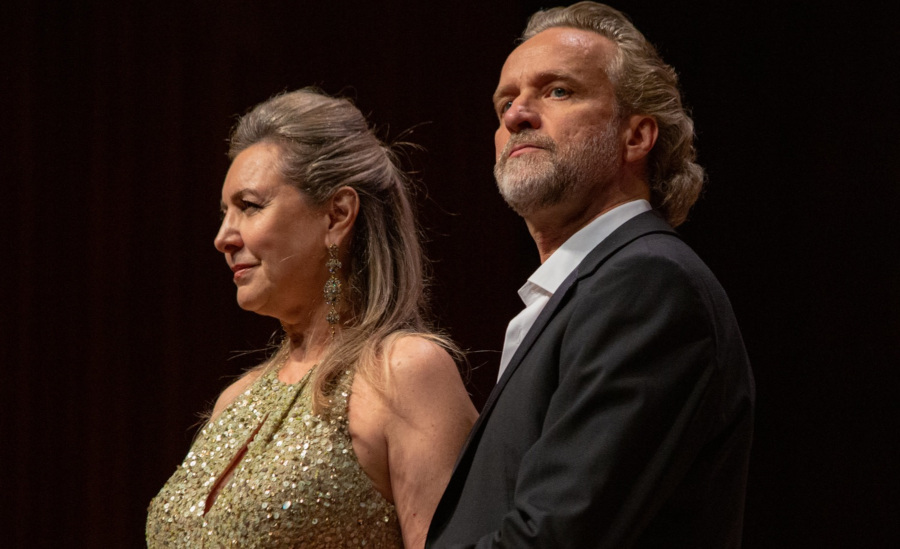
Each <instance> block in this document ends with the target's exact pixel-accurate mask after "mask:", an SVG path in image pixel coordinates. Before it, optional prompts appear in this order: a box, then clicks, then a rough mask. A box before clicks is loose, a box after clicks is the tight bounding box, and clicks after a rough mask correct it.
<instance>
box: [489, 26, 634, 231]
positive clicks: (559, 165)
mask: <svg viewBox="0 0 900 549" xmlns="http://www.w3.org/2000/svg"><path fill="white" fill-rule="evenodd" d="M614 52H615V45H614V44H613V43H612V42H610V41H609V40H608V39H606V38H604V37H603V36H600V35H599V34H596V33H594V32H589V31H582V30H576V29H571V28H564V27H560V28H551V29H548V30H545V31H543V32H541V33H539V34H537V35H536V36H534V37H532V38H531V39H529V40H527V41H526V42H524V43H523V44H522V45H521V46H519V47H518V48H516V49H515V50H514V51H513V52H512V53H511V54H510V56H509V58H507V60H506V63H505V64H504V65H503V70H502V72H501V73H500V83H499V84H498V86H497V91H496V92H495V94H494V107H495V109H496V112H497V116H498V117H499V119H500V126H499V127H498V128H497V132H496V134H495V135H494V145H495V147H496V153H497V157H496V165H495V166H494V175H495V177H496V179H497V185H498V187H499V188H500V193H501V194H502V195H503V197H504V199H506V201H507V203H509V205H510V206H511V207H512V208H513V209H514V210H516V211H517V212H518V213H519V214H520V215H523V216H528V215H529V214H531V213H534V212H536V211H538V210H540V209H542V208H545V207H547V206H553V205H555V204H558V203H559V202H561V201H562V200H563V199H572V200H579V199H580V198H581V197H582V196H584V195H585V194H586V193H588V192H590V191H591V190H593V189H597V188H598V186H601V185H602V186H607V185H608V184H609V183H610V182H611V181H612V180H613V179H614V178H615V176H616V175H617V174H618V172H619V169H620V167H621V162H622V160H621V158H622V154H621V152H622V144H621V139H620V132H619V119H618V117H617V116H616V101H615V93H614V89H613V85H612V83H611V82H610V81H609V78H608V77H607V75H606V70H605V68H606V67H607V66H608V64H609V61H610V60H611V59H612V58H613V55H614Z"/></svg>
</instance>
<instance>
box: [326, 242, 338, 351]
mask: <svg viewBox="0 0 900 549" xmlns="http://www.w3.org/2000/svg"><path fill="white" fill-rule="evenodd" d="M325 266H326V267H328V274H329V276H328V280H326V281H325V303H327V304H328V305H330V306H331V309H330V310H329V311H328V315H327V316H326V317H325V320H327V321H328V324H329V325H330V326H331V338H332V339H334V327H335V325H336V324H337V323H338V322H339V321H340V320H341V315H340V313H338V312H337V307H336V305H337V304H338V302H339V301H340V300H341V280H340V279H339V278H338V277H337V276H336V274H337V272H338V269H340V268H341V262H340V260H339V259H338V247H337V244H332V245H331V246H329V247H328V262H327V263H325Z"/></svg>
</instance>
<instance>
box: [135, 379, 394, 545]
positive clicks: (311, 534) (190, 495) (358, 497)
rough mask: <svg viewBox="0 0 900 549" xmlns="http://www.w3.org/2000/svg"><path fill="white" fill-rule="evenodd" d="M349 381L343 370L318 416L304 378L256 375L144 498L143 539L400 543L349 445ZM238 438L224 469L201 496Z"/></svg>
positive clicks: (390, 509) (389, 513) (388, 510)
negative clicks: (290, 380) (329, 404)
mask: <svg viewBox="0 0 900 549" xmlns="http://www.w3.org/2000/svg"><path fill="white" fill-rule="evenodd" d="M352 380H353V377H352V374H350V373H349V372H346V373H345V374H344V375H343V376H342V377H341V379H340V380H339V385H338V390H337V391H336V392H335V397H334V399H335V401H334V403H333V404H334V405H333V408H332V410H331V411H330V412H328V413H327V414H323V415H321V416H317V415H313V413H312V411H311V405H310V394H309V393H310V387H309V385H308V383H307V381H308V380H307V378H304V379H303V380H302V381H301V382H300V383H297V384H294V385H288V384H285V383H282V382H281V381H279V380H278V373H277V370H273V371H271V372H268V373H266V374H264V375H263V376H261V377H260V379H259V380H257V382H256V383H254V384H253V386H251V387H250V389H248V390H247V391H246V392H245V393H244V394H243V395H242V396H241V397H239V398H238V399H236V400H235V402H234V403H232V404H231V405H230V406H229V407H228V408H226V410H225V411H224V412H223V413H222V415H221V416H220V417H219V418H217V419H216V421H215V422H210V423H208V424H207V425H206V426H205V427H204V428H203V429H202V430H201V431H200V433H199V434H198V435H197V438H196V440H195V441H194V444H193V446H192V447H191V450H190V452H188V454H187V456H186V457H185V459H184V462H183V463H182V464H181V465H180V466H179V467H178V468H177V470H176V471H175V473H174V474H173V475H172V477H171V478H170V479H169V481H168V482H167V483H166V485H165V486H163V488H162V490H161V491H160V492H159V494H158V495H157V496H156V497H155V498H154V499H153V501H152V502H151V503H150V509H149V512H148V518H147V545H148V547H150V548H156V547H192V548H197V547H223V546H229V547H244V548H254V547H266V548H269V547H271V548H279V547H310V548H321V549H330V548H337V547H378V548H381V547H384V548H402V547H403V543H402V541H401V536H400V527H399V524H398V522H397V513H396V511H395V510H394V506H393V505H391V504H390V503H389V502H388V501H387V500H385V499H384V497H383V496H382V495H381V494H380V493H379V492H378V491H377V490H376V489H375V487H374V486H373V485H372V482H371V481H370V480H369V477H368V476H366V474H365V472H363V470H362V468H361V467H360V465H359V462H358V461H357V458H356V454H355V453H354V452H353V449H352V444H351V441H350V432H349V427H348V423H347V402H348V399H349V396H350V391H349V389H350V386H351V384H352ZM257 428H259V431H258V432H257V433H256V435H255V436H252V435H253V433H254V431H256V429H257ZM251 437H252V440H251V442H250V443H249V444H247V440H248V439H250V438H251ZM245 444H246V447H247V452H246V454H245V455H244V457H243V459H242V460H241V461H240V463H239V464H238V465H237V466H236V467H235V468H234V470H233V472H232V476H231V478H230V479H227V482H225V483H224V484H222V485H221V488H220V489H219V493H218V494H217V496H216V498H215V500H213V501H208V499H207V498H208V496H209V493H210V490H212V488H213V487H214V486H216V484H217V482H216V481H217V480H218V476H219V475H220V474H222V473H223V472H224V471H225V470H226V469H227V467H228V465H229V463H231V461H232V459H233V458H234V455H235V454H236V453H237V452H238V451H240V449H242V448H243V447H244V446H245Z"/></svg>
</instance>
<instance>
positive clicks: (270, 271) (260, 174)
mask: <svg viewBox="0 0 900 549" xmlns="http://www.w3.org/2000/svg"><path fill="white" fill-rule="evenodd" d="M280 154H281V152H280V149H279V148H278V146H277V145H274V144H271V143H258V144H256V145H253V146H251V147H249V148H247V149H245V150H244V151H243V152H241V153H240V154H239V155H238V156H237V157H236V158H235V159H234V161H233V162H232V164H231V168H230V169H229V170H228V174H227V175H226V176H225V184H224V185H223V186H222V214H223V219H222V226H221V227H220V228H219V233H218V234H217V235H216V239H215V246H216V249H217V250H219V251H220V252H222V253H223V254H225V260H226V261H227V262H228V266H229V267H231V270H232V272H233V273H234V283H235V285H236V286H237V301H238V305H240V306H241V308H243V309H246V310H248V311H253V312H255V313H258V314H261V315H267V316H272V317H275V318H278V319H279V320H281V321H282V322H283V323H286V324H298V323H308V322H309V321H310V319H313V320H314V319H324V318H325V312H324V311H325V310H326V305H325V301H324V298H323V294H322V292H323V287H324V285H325V280H326V279H327V278H328V271H327V269H326V267H325V262H326V261H327V255H328V251H327V242H326V233H327V230H328V225H329V217H328V214H327V212H326V211H325V210H324V209H316V208H312V207H311V206H310V205H309V204H308V200H307V198H306V197H305V196H304V195H303V194H302V193H301V192H300V191H299V190H298V189H297V188H296V187H294V186H292V185H291V184H290V183H288V182H287V181H286V180H284V179H283V178H282V177H281V176H280V175H279V174H278V173H277V171H276V170H275V162H276V160H277V159H278V155H280Z"/></svg>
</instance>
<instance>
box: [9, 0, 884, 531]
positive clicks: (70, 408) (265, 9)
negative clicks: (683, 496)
mask: <svg viewBox="0 0 900 549" xmlns="http://www.w3.org/2000/svg"><path fill="white" fill-rule="evenodd" d="M554 4H555V2H537V1H525V0H521V1H512V0H508V1H496V2H491V1H486V0H482V1H470V0H461V1H454V2H450V1H446V2H423V1H382V2H370V3H367V4H360V3H349V2H342V1H340V0H333V1H330V2H306V1H295V2H287V1H281V2H264V1H249V0H248V1H240V2H239V1H223V0H217V1H211V0H210V1H201V0H185V1H183V2H180V3H176V4H172V5H166V4H163V3H159V2H126V1H121V2H112V1H108V2H79V1H72V0H69V1H60V2H52V1H44V2H35V3H30V4H26V3H22V2H15V1H13V2H5V3H4V5H3V6H2V7H0V25H2V27H0V31H2V34H0V40H2V42H0V46H2V47H0V60H2V65H0V69H2V72H0V79H2V83H3V84H2V96H0V100H2V104H0V109H2V118H0V121H2V122H0V136H2V143H0V145H2V146H0V154H2V157H0V158H2V161H0V184H2V195H0V196H2V202H0V204H2V205H0V223H2V232H0V238H2V240H0V258H2V264H0V284H2V291H0V300H2V301H0V311H2V312H0V315H2V316H0V320H2V327H0V337H2V339H0V353H2V354H0V358H2V369H0V373H2V377H0V387H2V389H0V391H2V392H0V406H2V412H0V427H2V432H0V475H2V476H0V479H2V486H0V493H2V495H0V506H2V511H0V521H2V522H0V546H3V547H139V546H141V545H142V543H143V528H144V525H143V523H144V517H145V511H146V507H147V504H148V502H149V500H150V499H151V498H152V497H153V495H154V494H155V493H156V492H157V491H158V490H159V488H160V487H161V486H162V484H163V483H164V482H165V480H166V479H167V478H168V476H169V475H170V474H171V473H172V471H173V470H174V467H175V466H176V464H177V463H179V462H180V460H181V458H182V457H183V455H184V454H185V453H186V451H187V449H188V445H189V442H190V439H191V437H192V435H193V433H194V431H195V428H196V426H197V424H198V421H199V415H198V414H199V413H200V412H202V411H203V410H205V409H206V408H207V406H208V405H209V404H210V403H211V402H212V401H213V400H214V399H215V397H216V396H217V394H218V392H219V391H220V390H221V389H222V388H223V387H224V386H225V385H226V384H228V383H229V380H231V379H233V377H234V376H235V375H237V374H239V373H240V372H241V371H242V370H243V369H245V368H246V367H248V366H250V365H251V364H252V363H254V361H257V360H259V359H260V355H259V354H251V355H242V354H240V352H241V351H246V350H254V349H260V348H262V347H264V346H265V344H266V343H267V341H268V338H269V336H270V334H271V333H272V332H273V331H274V329H275V327H276V325H275V323H274V321H272V320H271V319H261V318H256V317H254V316H253V315H251V314H249V313H245V312H243V311H241V310H239V309H238V307H237V306H236V305H235V303H234V289H233V284H232V282H231V274H230V272H229V271H228V270H227V269H226V267H225V263H224V261H223V259H222V258H221V257H220V255H219V254H218V253H217V252H216V251H215V250H214V249H213V246H212V240H213V236H214V234H215V232H216V229H217V224H218V201H219V192H220V186H221V181H222V179H223V177H224V174H225V172H226V170H227V167H228V163H227V159H226V157H225V150H226V147H225V139H226V137H227V134H228V132H229V129H230V127H231V125H232V124H233V122H234V120H235V116H236V115H238V114H240V113H243V112H244V111H246V110H247V109H248V108H249V107H250V106H252V105H254V104H256V103H258V102H259V101H262V100H264V99H266V98H267V97H269V96H270V95H272V94H274V93H276V92H279V91H282V90H286V89H294V88H297V87H301V86H305V85H310V84H316V85H319V86H321V87H322V88H324V89H325V90H326V91H328V92H331V93H343V94H345V95H349V96H351V97H354V98H356V99H357V104H358V105H359V106H360V107H361V109H362V110H363V111H364V112H365V113H367V114H369V115H370V116H371V119H372V121H373V122H374V123H375V124H376V125H377V126H378V127H379V128H380V131H381V135H382V136H385V137H387V138H396V137H397V136H399V135H401V134H402V133H403V131H404V130H407V129H409V128H414V130H413V132H412V133H411V134H410V135H408V136H407V139H409V140H411V141H414V142H416V143H419V144H421V145H422V146H423V147H424V148H425V149H426V151H427V152H417V153H412V154H411V155H410V158H409V162H408V165H409V167H410V168H412V169H414V170H416V171H417V172H418V174H419V179H420V180H421V185H420V192H419V194H418V200H419V205H420V208H421V212H422V223H423V225H424V227H425V229H426V231H427V234H428V235H429V242H428V250H429V255H430V256H431V258H432V259H433V260H434V268H433V270H434V275H435V276H434V285H433V304H434V309H435V313H436V314H437V316H438V318H439V319H440V326H441V327H443V328H444V329H446V330H447V331H449V333H450V334H452V335H453V336H454V337H455V338H456V339H457V340H458V341H459V342H460V344H461V345H463V346H464V347H465V348H467V349H469V350H471V351H473V352H472V354H471V355H470V358H471V362H472V364H473V366H475V367H476V368H475V370H474V372H473V373H472V376H471V391H472V394H473V399H474V400H475V401H476V403H477V404H478V405H480V404H481V403H482V402H483V401H484V399H485V398H486V396H487V393H488V392H489V390H490V386H491V383H492V379H493V376H494V372H495V371H496V363H497V360H498V353H497V352H496V350H497V349H499V347H500V345H501V342H502V338H503V332H504V330H505V326H506V322H507V321H508V320H509V319H510V318H511V317H512V316H513V315H514V314H515V313H516V312H517V311H518V310H519V308H520V303H519V301H518V297H517V296H516V293H515V291H516V289H517V288H518V287H519V286H520V285H521V284H522V282H523V281H524V279H525V278H526V277H527V275H528V274H529V273H530V272H531V270H533V269H534V268H535V267H536V266H537V253H536V250H535V249H534V245H533V243H532V242H531V240H530V237H529V236H528V234H527V232H526V230H525V228H524V224H523V223H522V222H521V221H520V220H519V219H518V218H517V216H516V215H514V214H513V213H512V212H511V211H510V210H509V209H508V208H506V206H505V205H504V203H503V202H502V200H501V199H500V197H499V196H498V194H497V192H496V190H495V187H494V183H493V180H492V176H491V166H492V162H493V144H492V135H493V130H494V127H495V119H494V117H493V115H492V111H491V103H490V96H491V94H492V92H493V89H494V86H495V84H496V80H497V76H498V74H499V69H500V67H501V65H502V62H503V60H504V59H505V57H506V55H507V54H508V52H509V51H510V50H511V49H512V47H513V40H514V38H515V37H516V36H517V34H518V33H519V31H520V30H521V29H522V27H523V26H524V23H525V21H526V18H527V16H528V15H529V14H530V13H531V12H533V11H534V10H535V9H537V8H538V7H541V5H554ZM885 4H887V3H885ZM615 5H616V6H617V7H619V8H620V9H622V10H623V11H625V12H626V13H629V14H630V15H631V16H632V18H633V19H634V20H635V22H636V24H637V26H638V27H639V28H640V29H642V30H643V31H644V33H645V34H646V35H647V36H648V37H649V38H650V40H651V41H652V42H654V43H655V44H657V45H658V46H659V48H660V50H661V52H662V54H663V56H664V57H665V58H666V59H667V60H668V61H669V62H670V63H672V64H673V65H674V66H675V67H676V68H677V69H678V70H679V72H680V74H681V77H682V85H683V88H684V90H685V95H686V100H687V103H688V104H689V105H690V106H691V107H692V109H693V113H694V116H695V120H696V123H697V128H698V137H699V148H700V155H701V162H702V163H703V164H704V165H705V166H706V167H707V168H708V171H709V178H710V184H709V187H708V189H707V191H706V193H705V195H704V196H703V198H702V199H701V201H700V202H699V203H698V204H697V206H696V207H695V209H694V210H693V214H692V218H691V220H690V221H689V222H688V223H687V224H685V225H684V226H683V227H682V233H683V235H684V236H685V238H686V239H687V240H688V242H689V243H690V244H691V245H692V246H694V247H695V248H696V249H697V250H698V252H699V253H700V254H701V256H703V257H704V258H705V259H706V260H707V262H708V263H709V264H710V266H711V267H712V268H713V270H714V271H715V272H716V273H717V274H718V276H719V278H720V279H721V281H722V283H723V285H724V286H725V287H726V289H727V290H728V292H729V294H730V296H731V298H732V301H733V305H734V308H735V311H736V313H737V315H738V318H739V320H740V321H741V324H742V327H743V332H744V336H745V339H746V344H747V347H748V349H749V352H750V355H751V358H752V360H753V363H754V366H755V373H756V376H757V382H758V414H757V418H758V428H757V436H756V440H755V447H754V451H753V456H752V462H751V471H750V484H749V487H748V494H747V513H746V527H745V532H746V534H745V547H748V548H759V547H762V548H768V547H784V548H796V547H816V548H818V547H894V546H895V545H896V543H897V540H898V539H900V537H898V527H897V523H898V519H897V517H898V516H900V509H898V505H897V494H898V482H897V480H898V463H900V459H898V458H900V451H898V443H897V438H898V433H900V430H898V427H900V425H898V420H897V418H898V417H900V414H898V410H897V408H898V406H897V404H896V399H895V393H896V391H897V389H898V375H897V369H898V366H900V344H898V341H900V314H898V310H900V258H898V245H897V231H896V230H895V228H894V226H893V225H894V218H895V210H896V205H897V203H898V198H900V196H898V195H900V191H898V188H900V186H898V183H900V139H898V134H897V132H896V126H897V123H898V122H900V117H898V108H897V99H898V97H900V86H898V76H897V70H898V67H900V56H898V49H900V48H898V46H897V42H896V36H897V31H896V29H895V26H894V24H893V23H892V21H894V19H893V18H891V17H889V16H888V12H887V8H884V9H876V8H874V7H873V6H872V5H867V4H865V3H854V4H852V7H851V4H850V3H840V4H838V3H833V4H829V3H827V2H826V3H822V2H809V3H797V2H794V3H792V2H768V3H759V2H731V3H725V2H714V1H711V0H707V1H692V2H678V1H670V2H646V1H645V2H638V1H625V0H623V1H621V2H618V3H617V4H615Z"/></svg>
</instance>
